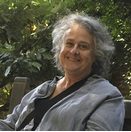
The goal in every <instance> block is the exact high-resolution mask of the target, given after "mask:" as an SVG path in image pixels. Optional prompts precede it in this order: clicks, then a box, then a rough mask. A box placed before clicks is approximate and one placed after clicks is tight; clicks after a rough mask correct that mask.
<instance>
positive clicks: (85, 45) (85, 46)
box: [79, 43, 90, 50]
mask: <svg viewBox="0 0 131 132" xmlns="http://www.w3.org/2000/svg"><path fill="white" fill-rule="evenodd" d="M79 48H80V49H81V50H88V49H89V48H90V46H89V44H87V43H80V44H79Z"/></svg>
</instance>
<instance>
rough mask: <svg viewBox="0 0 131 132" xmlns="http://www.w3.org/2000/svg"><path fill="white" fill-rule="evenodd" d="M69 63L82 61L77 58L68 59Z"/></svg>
mask: <svg viewBox="0 0 131 132" xmlns="http://www.w3.org/2000/svg"><path fill="white" fill-rule="evenodd" d="M66 58H67V59H68V60H69V61H71V62H80V59H78V58H75V57H66Z"/></svg>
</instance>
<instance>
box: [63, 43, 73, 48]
mask: <svg viewBox="0 0 131 132" xmlns="http://www.w3.org/2000/svg"><path fill="white" fill-rule="evenodd" d="M65 46H66V47H68V48H72V47H73V46H74V44H73V42H66V43H65Z"/></svg>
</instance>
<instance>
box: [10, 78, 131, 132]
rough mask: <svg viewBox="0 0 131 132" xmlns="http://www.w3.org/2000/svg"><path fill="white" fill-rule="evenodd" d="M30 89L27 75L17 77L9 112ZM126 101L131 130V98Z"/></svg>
mask: <svg viewBox="0 0 131 132" xmlns="http://www.w3.org/2000/svg"><path fill="white" fill-rule="evenodd" d="M28 91H30V79H29V78H27V77H16V78H15V80H14V86H13V89H12V93H11V99H10V107H9V112H10V113H11V112H12V110H13V109H14V107H15V106H16V105H17V104H19V103H20V101H21V99H22V97H23V96H24V94H26V93H27V92H28ZM124 103H125V122H124V127H123V130H124V131H130V130H131V100H124Z"/></svg>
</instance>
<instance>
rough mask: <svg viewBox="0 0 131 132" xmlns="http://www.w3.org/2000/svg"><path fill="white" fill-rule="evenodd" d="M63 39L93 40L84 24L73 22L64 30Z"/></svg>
mask: <svg viewBox="0 0 131 132" xmlns="http://www.w3.org/2000/svg"><path fill="white" fill-rule="evenodd" d="M65 39H66V40H67V39H75V40H85V41H89V42H91V41H93V35H92V34H91V33H90V32H89V31H88V29H87V28H85V27H84V26H82V25H80V24H77V23H73V24H72V25H71V26H70V28H69V29H68V30H67V31H66V32H65Z"/></svg>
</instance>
